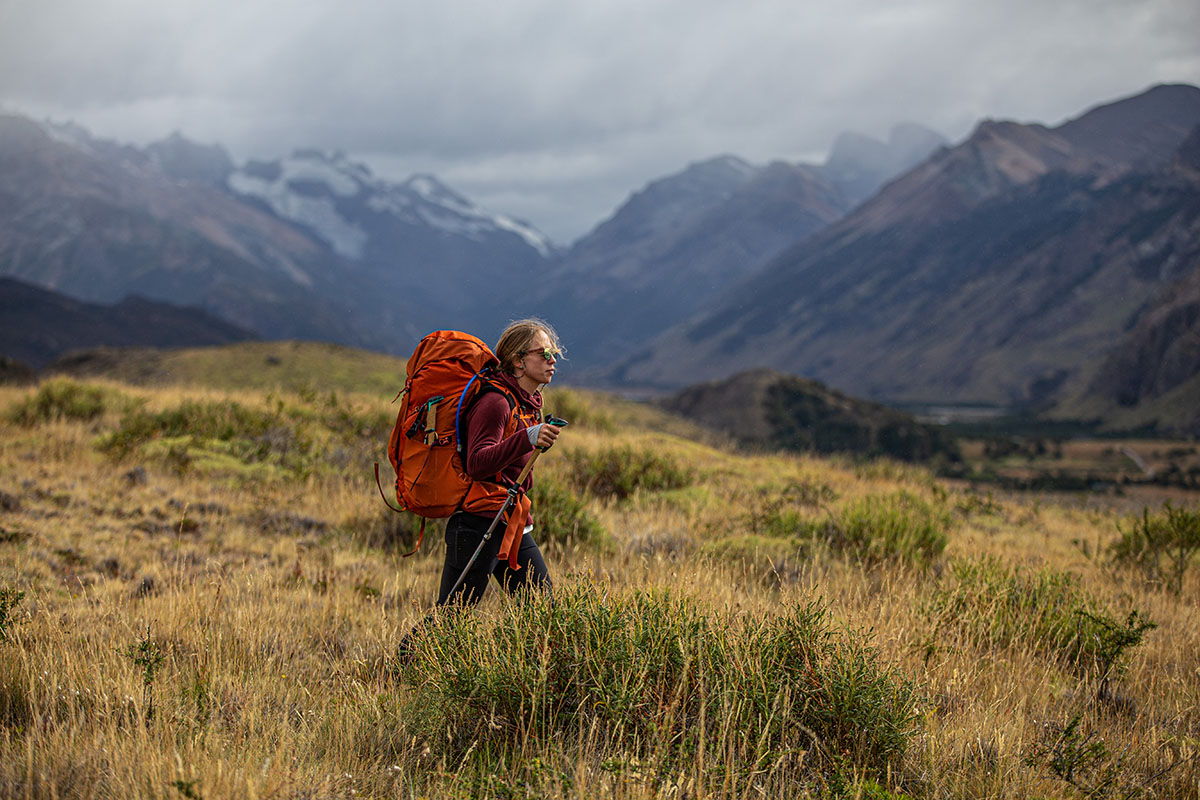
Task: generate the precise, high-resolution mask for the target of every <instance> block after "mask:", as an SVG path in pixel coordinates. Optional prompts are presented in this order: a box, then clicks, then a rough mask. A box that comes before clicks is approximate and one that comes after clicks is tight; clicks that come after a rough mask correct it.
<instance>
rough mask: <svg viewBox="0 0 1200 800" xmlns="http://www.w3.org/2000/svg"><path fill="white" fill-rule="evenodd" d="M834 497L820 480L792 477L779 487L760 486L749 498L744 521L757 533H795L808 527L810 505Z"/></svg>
mask: <svg viewBox="0 0 1200 800" xmlns="http://www.w3.org/2000/svg"><path fill="white" fill-rule="evenodd" d="M836 497H837V495H836V493H835V492H834V491H833V490H832V489H830V488H829V487H828V486H826V485H825V484H823V483H813V482H802V481H791V482H789V483H787V484H785V485H784V486H782V487H777V486H767V487H760V488H759V489H758V490H757V491H756V492H755V493H754V496H753V497H751V498H750V499H749V503H748V504H749V506H750V510H749V511H748V512H747V513H746V515H745V517H744V520H745V524H746V527H748V528H749V529H750V533H751V534H753V535H756V536H778V537H794V536H795V535H796V534H797V533H798V532H800V531H804V530H806V529H808V527H809V525H810V523H809V513H810V512H811V510H812V509H814V508H818V507H820V506H822V505H824V504H825V503H826V502H829V501H831V500H833V499H834V498H836Z"/></svg>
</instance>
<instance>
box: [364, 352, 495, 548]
mask: <svg viewBox="0 0 1200 800" xmlns="http://www.w3.org/2000/svg"><path fill="white" fill-rule="evenodd" d="M499 363H500V362H499V361H498V360H497V359H496V356H495V355H494V354H493V353H492V351H491V349H490V348H489V347H488V346H487V345H486V344H484V343H483V342H482V341H481V340H479V339H477V338H476V337H474V336H472V335H470V334H468V333H460V332H459V331H434V332H433V333H431V334H429V335H428V336H426V337H425V338H424V339H422V340H421V341H420V342H419V343H418V344H417V348H416V350H414V351H413V354H412V357H411V358H409V359H408V375H407V377H406V378H405V381H404V388H403V389H401V390H400V393H399V394H398V395H396V400H401V403H400V410H399V413H398V414H397V415H396V425H395V427H393V428H392V434H391V437H390V438H389V440H388V460H389V461H391V462H392V467H393V468H394V469H395V471H396V499H397V501H399V504H400V506H399V507H398V508H397V507H396V506H393V505H392V504H391V503H390V502H388V499H387V496H386V495H384V498H383V500H384V502H385V503H387V504H388V506H389V507H390V508H391V509H392V510H393V511H411V512H413V513H414V514H417V515H418V516H420V517H422V518H423V519H422V520H421V531H420V534H419V536H418V537H417V546H416V547H415V548H413V551H412V553H406V554H405V556H410V555H412V554H413V553H415V552H417V550H418V549H419V548H420V547H421V540H422V539H423V538H424V537H425V520H427V519H439V518H441V517H448V516H450V515H451V514H453V513H454V512H455V511H457V510H458V508H459V507H460V506H461V505H462V503H463V500H464V498H466V496H467V492H468V491H469V490H470V489H471V488H472V485H473V484H475V483H476V481H473V480H472V479H471V478H470V477H469V476H468V475H467V473H466V470H465V469H464V467H463V460H462V458H463V457H462V452H461V451H462V443H461V436H460V426H461V424H462V415H463V413H464V412H465V411H466V409H467V408H469V407H470V404H471V402H472V401H473V400H474V399H475V397H477V396H478V395H479V393H480V391H482V390H483V389H484V388H485V386H486V387H488V388H495V389H497V390H500V391H503V392H504V394H505V395H510V393H509V392H508V391H506V390H504V389H503V388H501V387H499V386H497V385H496V384H494V383H493V382H491V381H490V380H489V379H488V376H489V374H490V373H491V371H492V370H493V369H494V368H495V367H496V366H497V365H498V364H499ZM402 398H403V399H402ZM509 401H510V404H512V405H514V406H515V405H516V398H515V397H511V396H509ZM393 402H395V400H393ZM375 483H376V484H377V485H378V486H379V493H380V494H381V495H382V494H383V485H382V484H381V483H380V480H379V464H376V465H375ZM497 488H499V487H497ZM503 491H504V490H503V489H502V488H500V492H501V495H502V494H503ZM477 493H478V492H476V493H475V494H477Z"/></svg>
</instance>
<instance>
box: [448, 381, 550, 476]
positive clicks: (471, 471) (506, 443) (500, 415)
mask: <svg viewBox="0 0 1200 800" xmlns="http://www.w3.org/2000/svg"><path fill="white" fill-rule="evenodd" d="M497 377H498V379H499V380H500V382H501V383H503V384H504V386H505V387H506V388H507V389H508V390H509V391H511V392H512V394H513V396H514V397H516V398H517V400H518V401H519V402H520V403H521V405H522V406H524V407H525V408H527V409H532V410H535V411H540V410H541V408H542V395H541V394H540V393H538V394H532V395H531V394H530V393H529V392H527V391H525V390H524V389H522V388H521V384H519V383H518V382H517V379H516V378H515V377H513V376H512V375H508V374H507V373H500V374H499V375H498V376H497ZM511 416H512V409H511V407H510V406H509V404H508V398H506V397H505V396H504V395H502V394H501V393H500V392H495V391H491V392H486V391H485V392H484V393H483V394H482V395H481V396H480V397H479V398H478V399H476V401H475V403H474V404H473V405H472V406H471V408H470V409H469V410H468V411H467V416H466V422H465V425H464V428H465V436H466V444H467V446H466V459H465V463H464V464H463V466H464V467H465V468H466V470H467V474H468V475H470V476H471V477H472V478H475V479H476V480H484V481H494V480H496V475H497V474H499V475H500V476H501V478H502V480H501V483H502V484H503V485H504V486H505V487H506V488H507V487H509V486H511V485H512V483H513V481H515V480H516V479H517V478H519V477H520V476H521V470H522V469H524V468H525V464H526V463H527V462H528V461H529V459H530V458H532V457H533V452H534V447H533V444H532V443H531V442H530V441H529V434H528V433H526V428H525V426H524V425H520V424H518V427H517V430H516V432H515V433H513V434H512V435H511V436H508V437H505V436H504V427H505V426H506V425H507V424H508V420H509V417H511ZM532 487H533V473H532V472H530V473H529V476H528V477H527V478H525V483H524V485H523V486H522V488H523V489H524V490H525V491H529V489H531V488H532Z"/></svg>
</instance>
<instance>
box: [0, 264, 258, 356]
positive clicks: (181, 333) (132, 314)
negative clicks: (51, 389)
mask: <svg viewBox="0 0 1200 800" xmlns="http://www.w3.org/2000/svg"><path fill="white" fill-rule="evenodd" d="M255 338H258V337H257V335H256V334H254V333H253V332H251V331H249V330H246V329H245V328H241V327H239V326H237V325H234V324H232V323H230V322H227V321H225V320H223V319H220V318H218V317H215V316H213V315H212V314H209V313H208V312H205V311H202V310H200V309H198V308H192V307H185V306H178V305H174V304H170V303H163V302H155V301H152V300H147V299H146V298H144V297H139V296H129V297H127V298H125V299H124V300H122V301H121V302H120V303H117V304H116V305H103V304H99V303H87V302H83V301H81V300H78V299H76V298H73V297H69V296H67V295H64V294H60V293H58V292H55V291H51V290H49V289H45V288H42V287H39V286H33V285H31V284H28V283H25V282H24V281H18V280H14V279H12V278H0V355H3V356H7V357H9V358H16V359H19V360H20V361H23V362H25V363H27V364H30V365H33V366H35V367H41V366H43V365H45V364H47V363H49V362H50V361H52V360H54V359H55V358H56V357H58V356H59V355H61V354H62V353H64V352H66V351H69V350H74V349H79V348H87V347H96V346H113V347H127V346H144V347H184V346H188V347H195V346H200V345H209V344H227V343H229V342H238V341H244V340H247V339H255Z"/></svg>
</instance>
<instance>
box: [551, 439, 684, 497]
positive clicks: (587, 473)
mask: <svg viewBox="0 0 1200 800" xmlns="http://www.w3.org/2000/svg"><path fill="white" fill-rule="evenodd" d="M567 461H568V463H569V464H570V466H571V480H572V482H573V484H574V485H575V487H576V488H577V489H579V490H580V491H582V492H586V493H591V494H593V495H595V496H596V497H602V498H608V497H612V498H616V499H618V500H623V499H625V498H628V497H630V496H632V495H633V494H634V493H636V492H639V491H649V492H654V491H661V490H664V489H682V488H683V487H685V486H689V485H691V483H692V482H693V480H694V476H693V474H692V471H691V470H689V469H687V468H685V467H681V466H680V465H679V464H678V463H677V462H676V461H675V460H674V459H673V458H671V457H669V456H666V455H662V454H660V453H656V452H653V451H650V450H635V449H634V448H632V447H629V446H624V447H608V448H603V449H601V450H598V451H587V450H574V451H571V452H569V453H568V454H567Z"/></svg>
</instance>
